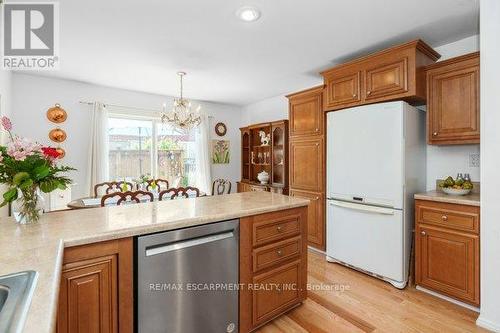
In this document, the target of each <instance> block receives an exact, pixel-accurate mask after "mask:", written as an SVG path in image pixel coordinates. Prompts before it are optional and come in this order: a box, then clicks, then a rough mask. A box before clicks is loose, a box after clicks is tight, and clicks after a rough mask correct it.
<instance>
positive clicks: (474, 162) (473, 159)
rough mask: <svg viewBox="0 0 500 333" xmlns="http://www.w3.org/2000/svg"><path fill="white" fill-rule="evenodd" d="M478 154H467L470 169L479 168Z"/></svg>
mask: <svg viewBox="0 0 500 333" xmlns="http://www.w3.org/2000/svg"><path fill="white" fill-rule="evenodd" d="M479 161H480V157H479V153H472V154H469V167H471V168H479Z"/></svg>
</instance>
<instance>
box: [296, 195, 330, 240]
mask: <svg viewBox="0 0 500 333" xmlns="http://www.w3.org/2000/svg"><path fill="white" fill-rule="evenodd" d="M290 195H291V196H293V197H298V198H305V199H309V200H310V203H309V209H308V210H307V212H308V214H307V241H308V244H309V245H310V246H312V247H315V248H317V249H319V250H325V229H326V221H325V198H324V196H323V194H322V193H316V192H309V191H300V190H290Z"/></svg>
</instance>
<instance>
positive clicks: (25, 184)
mask: <svg viewBox="0 0 500 333" xmlns="http://www.w3.org/2000/svg"><path fill="white" fill-rule="evenodd" d="M32 185H33V180H31V179H30V178H28V179H26V180H25V181H24V182H22V183H21V184H19V188H20V189H21V190H24V189H27V188H29V187H30V186H32Z"/></svg>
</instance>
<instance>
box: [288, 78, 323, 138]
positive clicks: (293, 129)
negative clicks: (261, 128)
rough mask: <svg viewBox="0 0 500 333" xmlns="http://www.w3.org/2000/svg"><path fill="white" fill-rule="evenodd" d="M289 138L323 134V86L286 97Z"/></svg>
mask: <svg viewBox="0 0 500 333" xmlns="http://www.w3.org/2000/svg"><path fill="white" fill-rule="evenodd" d="M287 97H288V100H289V117H290V136H291V137H295V136H301V135H320V134H322V133H323V118H324V117H323V113H322V112H321V110H322V108H323V86H319V87H314V88H312V89H309V90H306V91H301V92H300V93H297V94H292V95H288V96H287Z"/></svg>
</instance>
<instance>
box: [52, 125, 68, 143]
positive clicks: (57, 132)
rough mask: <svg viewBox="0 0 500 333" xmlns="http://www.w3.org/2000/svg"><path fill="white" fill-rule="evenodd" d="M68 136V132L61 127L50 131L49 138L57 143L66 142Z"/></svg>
mask: <svg viewBox="0 0 500 333" xmlns="http://www.w3.org/2000/svg"><path fill="white" fill-rule="evenodd" d="M66 137H67V135H66V132H65V131H64V130H63V129H61V128H54V129H53V130H51V131H50V132H49V139H50V140H52V141H54V142H57V143H61V142H64V141H65V140H66Z"/></svg>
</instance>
